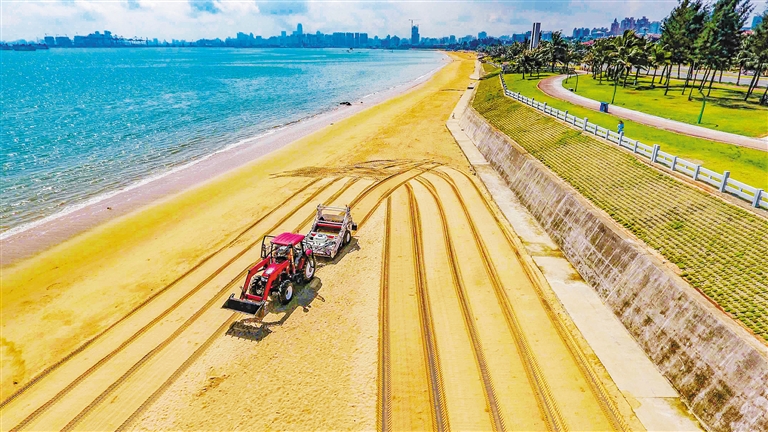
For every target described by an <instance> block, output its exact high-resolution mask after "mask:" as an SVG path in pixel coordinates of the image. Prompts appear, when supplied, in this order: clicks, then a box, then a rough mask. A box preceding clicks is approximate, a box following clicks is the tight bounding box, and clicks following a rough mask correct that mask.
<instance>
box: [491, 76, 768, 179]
mask: <svg viewBox="0 0 768 432" xmlns="http://www.w3.org/2000/svg"><path fill="white" fill-rule="evenodd" d="M487 70H489V71H491V72H493V71H495V70H497V69H495V68H493V67H492V66H490V65H489V69H487ZM552 75H553V74H552V73H551V72H543V73H541V74H539V76H530V75H529V76H526V78H525V79H522V78H521V75H520V74H504V81H505V82H506V84H507V88H509V89H510V90H511V91H514V92H520V93H521V94H523V95H524V96H527V97H532V98H534V99H536V100H537V101H540V102H546V103H547V104H548V105H550V106H552V107H555V108H558V109H560V110H568V112H569V113H570V114H572V115H575V116H577V117H586V118H588V119H589V121H590V122H592V123H595V124H597V125H600V126H602V127H604V128H608V129H614V128H615V127H616V124H617V123H618V121H619V119H618V118H617V117H615V116H613V115H612V114H608V113H602V112H597V111H594V110H591V109H589V108H585V107H582V106H580V105H576V104H572V103H570V102H566V101H563V100H560V99H557V98H554V97H551V96H549V95H547V94H546V93H544V92H543V91H541V90H540V89H539V87H538V83H539V81H540V80H541V79H544V78H547V77H549V76H552ZM585 81H586V80H585ZM572 83H573V78H571V79H570V81H569V83H568V85H569V86H570V85H571V84H572ZM581 84H582V83H580V84H579V86H581ZM623 121H624V130H625V133H626V134H627V136H628V137H631V138H633V139H637V140H640V141H641V142H644V143H650V144H660V145H661V148H662V150H664V151H665V152H668V153H671V154H674V155H677V156H679V157H681V158H683V159H686V160H689V161H691V162H696V163H700V164H702V165H703V166H705V167H707V168H709V169H711V170H714V171H718V172H723V171H725V170H728V171H730V172H731V176H732V177H733V178H735V179H737V180H739V181H742V182H745V183H747V184H750V185H753V186H755V187H758V188H762V189H764V190H768V177H766V175H765V173H766V171H768V153H766V152H763V151H760V150H756V149H751V148H747V147H740V146H736V145H732V144H726V143H719V142H714V141H708V140H705V139H702V138H696V137H692V136H687V135H681V134H678V133H675V132H670V131H667V130H663V129H658V128H655V127H652V126H646V125H644V124H640V123H637V122H634V121H631V120H623Z"/></svg>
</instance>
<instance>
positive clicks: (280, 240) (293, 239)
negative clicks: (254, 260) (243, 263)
mask: <svg viewBox="0 0 768 432" xmlns="http://www.w3.org/2000/svg"><path fill="white" fill-rule="evenodd" d="M267 240H269V245H267ZM304 254H305V251H304V236H303V235H301V234H293V233H282V234H280V235H278V236H276V237H275V236H264V239H263V240H262V241H261V258H262V259H266V258H267V257H269V258H271V259H272V261H273V262H274V263H278V264H279V263H282V262H284V261H287V260H288V259H291V260H292V261H293V265H294V266H298V265H299V261H300V260H301V257H302V256H304Z"/></svg>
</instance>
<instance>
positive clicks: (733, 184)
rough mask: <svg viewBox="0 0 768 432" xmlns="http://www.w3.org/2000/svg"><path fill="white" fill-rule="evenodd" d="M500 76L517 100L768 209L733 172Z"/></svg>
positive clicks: (764, 198) (767, 197) (767, 201)
mask: <svg viewBox="0 0 768 432" xmlns="http://www.w3.org/2000/svg"><path fill="white" fill-rule="evenodd" d="M499 78H500V79H501V85H502V87H503V88H504V94H505V95H507V96H509V97H511V98H512V99H514V100H516V101H519V102H522V103H524V104H526V105H529V106H531V107H533V108H536V109H537V110H539V111H542V112H544V113H545V114H549V115H551V116H552V117H555V118H556V119H558V120H562V121H564V122H566V123H568V124H569V125H571V126H572V127H574V128H576V129H581V130H582V131H585V132H589V133H591V134H594V135H595V136H598V137H600V138H603V139H605V140H608V141H610V142H612V143H614V144H618V146H619V147H623V148H625V149H627V150H630V151H632V152H633V153H636V154H638V155H641V156H643V157H645V158H648V159H650V160H651V163H654V164H659V165H661V166H662V167H663V168H666V169H669V170H670V171H676V172H679V173H682V174H684V175H686V176H688V177H691V178H692V179H693V180H695V181H700V182H703V183H707V184H709V185H711V186H714V187H716V188H717V189H718V190H719V191H720V192H727V193H730V194H733V195H735V196H737V197H739V198H741V199H743V200H745V201H749V202H750V203H752V206H753V207H757V208H763V209H768V194H766V193H765V192H764V191H763V190H762V189H759V188H756V187H752V186H750V185H748V184H745V183H742V182H740V181H736V180H734V179H732V178H731V177H730V171H725V172H724V173H722V174H720V173H718V172H715V171H712V170H708V169H706V168H704V167H703V166H701V165H697V164H695V163H693V162H688V161H687V160H685V159H681V158H679V157H677V156H675V155H671V154H669V153H665V152H663V151H661V147H660V146H659V145H658V144H654V145H652V146H650V145H648V144H643V143H641V142H640V141H638V140H634V139H631V138H627V137H625V136H624V134H623V133H621V134H619V133H616V132H614V131H612V130H609V129H606V128H604V127H602V126H598V125H596V124H594V123H590V122H589V120H588V119H587V118H580V117H576V116H574V115H571V114H568V111H561V110H559V109H557V108H553V107H551V106H548V105H547V103H546V102H539V101H537V100H535V99H534V98H529V97H525V96H523V95H521V94H520V93H515V92H511V91H509V90H507V83H505V82H504V78H503V76H502V74H499Z"/></svg>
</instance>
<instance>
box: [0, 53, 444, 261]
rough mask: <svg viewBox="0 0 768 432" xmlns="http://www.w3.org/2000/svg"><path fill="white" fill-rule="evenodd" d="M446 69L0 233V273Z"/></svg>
mask: <svg viewBox="0 0 768 432" xmlns="http://www.w3.org/2000/svg"><path fill="white" fill-rule="evenodd" d="M450 63H451V59H450V58H449V57H448V56H447V55H445V54H444V58H443V59H441V60H440V65H439V66H438V67H436V68H435V69H433V70H431V71H430V72H428V73H426V74H423V75H421V76H419V77H416V78H414V79H413V80H411V81H408V82H406V83H403V84H400V85H397V86H393V87H390V88H387V89H384V90H381V91H378V92H374V93H370V94H367V95H365V96H363V97H362V98H360V99H357V100H355V101H351V102H352V105H351V106H344V105H338V106H335V107H333V108H331V109H329V110H327V111H321V112H318V113H315V114H312V115H309V116H307V117H304V118H302V119H300V120H297V121H293V122H290V123H286V124H284V125H280V126H276V127H273V128H271V129H268V130H266V131H264V132H262V133H260V134H258V135H255V136H253V137H250V138H246V139H243V140H240V141H238V142H236V143H233V144H230V145H228V146H226V147H224V148H222V149H219V150H217V151H214V152H212V153H210V154H208V155H206V156H204V157H202V158H200V159H198V160H194V161H189V162H186V163H184V164H182V165H179V166H177V167H174V168H172V169H170V170H169V171H167V172H165V173H162V174H158V175H154V176H151V177H148V178H145V179H142V180H139V181H137V182H135V183H133V184H130V185H128V186H126V187H124V188H122V189H118V190H116V191H110V192H106V193H104V194H101V195H97V196H95V197H92V198H89V199H87V200H85V201H84V202H83V203H79V204H73V205H71V206H69V207H68V208H65V209H63V210H61V211H59V212H57V213H54V214H52V215H49V216H46V217H44V218H41V219H39V220H36V221H32V222H27V223H25V224H22V225H19V226H17V227H13V228H11V229H9V230H7V231H5V232H3V233H0V267H8V266H11V265H13V264H15V263H17V262H19V261H21V260H24V259H26V258H30V257H32V256H34V255H36V254H38V253H40V252H43V251H45V250H47V249H49V248H50V247H53V246H55V245H57V244H59V243H62V242H64V241H66V240H68V239H70V238H73V237H75V236H77V235H79V234H82V233H84V232H86V231H88V230H90V229H92V228H95V227H97V226H99V225H101V224H104V223H107V222H109V221H111V220H114V219H117V218H119V217H122V216H125V215H127V214H129V213H132V212H133V211H136V210H138V209H140V208H142V207H146V206H150V205H152V204H155V203H158V202H160V201H162V200H164V199H167V198H170V197H171V196H174V195H177V194H179V193H182V192H184V191H187V190H190V189H193V188H195V187H199V186H201V185H203V184H205V183H207V182H209V181H211V180H213V179H214V178H216V177H219V176H221V175H224V174H226V173H229V172H232V171H234V170H236V169H238V168H242V167H243V166H245V165H247V164H249V163H251V162H253V161H255V160H257V159H259V158H261V157H263V156H265V155H267V154H269V153H271V152H273V151H275V150H278V149H280V148H282V147H285V146H286V145H288V144H290V143H292V142H294V141H296V140H299V139H301V138H304V137H306V136H308V135H311V134H313V133H315V132H318V131H320V130H322V129H323V128H325V127H326V126H329V125H332V124H333V123H335V122H338V121H341V120H343V119H345V118H347V117H350V116H352V115H354V114H356V113H359V112H361V111H363V110H365V109H368V108H371V107H373V106H376V105H378V104H381V103H383V102H386V101H387V100H390V99H392V98H395V97H398V96H401V95H403V94H405V93H407V92H409V91H411V90H413V89H415V88H416V87H418V86H421V85H423V84H424V83H425V82H427V81H428V80H429V79H430V78H431V77H432V76H433V75H434V74H436V73H437V72H439V71H440V70H441V69H443V68H444V67H445V66H446V65H448V64H450ZM161 180H162V181H161Z"/></svg>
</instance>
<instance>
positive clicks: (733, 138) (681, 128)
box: [539, 75, 768, 151]
mask: <svg viewBox="0 0 768 432" xmlns="http://www.w3.org/2000/svg"><path fill="white" fill-rule="evenodd" d="M563 79H565V75H558V76H554V77H550V78H545V79H543V80H541V81H540V82H539V89H541V91H543V92H544V93H546V94H547V95H549V96H552V97H555V98H558V99H562V100H565V101H568V102H571V103H574V104H576V105H581V106H583V107H586V108H589V109H593V110H595V111H598V110H599V108H600V102H598V101H596V100H593V99H588V98H585V97H584V96H579V95H577V94H575V93H573V92H571V91H568V90H567V89H566V88H565V87H563V85H562V81H563ZM610 112H611V114H613V115H615V116H616V117H619V118H623V119H627V120H632V121H636V122H638V123H641V124H644V125H647V126H653V127H657V128H659V129H665V130H668V131H672V132H676V133H679V134H683V135H689V136H693V137H697V138H704V139H708V140H712V141H719V142H725V143H729V144H735V145H738V146H742V147H749V148H753V149H757V150H761V151H768V141H766V140H762V139H759V138H750V137H745V136H743V135H737V134H732V133H728V132H721V131H716V130H712V129H708V128H703V127H701V126H695V125H691V124H687V123H682V122H679V121H675V120H670V119H665V118H662V117H657V116H654V115H650V114H646V113H642V112H639V111H635V110H631V109H627V108H622V107H619V106H616V105H611V107H610Z"/></svg>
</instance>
